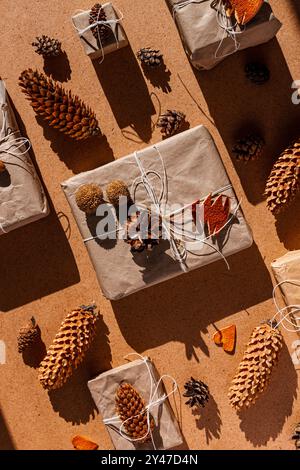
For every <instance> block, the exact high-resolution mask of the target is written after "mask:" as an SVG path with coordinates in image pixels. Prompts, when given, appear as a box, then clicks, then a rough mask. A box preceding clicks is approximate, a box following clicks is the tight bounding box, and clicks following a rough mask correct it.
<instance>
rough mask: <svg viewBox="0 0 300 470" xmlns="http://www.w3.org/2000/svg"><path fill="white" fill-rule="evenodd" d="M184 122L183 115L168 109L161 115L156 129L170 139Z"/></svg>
mask: <svg viewBox="0 0 300 470" xmlns="http://www.w3.org/2000/svg"><path fill="white" fill-rule="evenodd" d="M184 120H185V114H183V113H181V112H180V111H175V110H173V111H172V110H170V109H168V110H167V111H166V112H165V113H164V114H161V115H160V116H159V119H158V123H157V127H159V128H160V130H161V133H162V134H163V135H164V136H165V137H171V136H172V135H174V134H176V132H177V131H178V130H179V129H180V128H181V126H182V124H183V123H184Z"/></svg>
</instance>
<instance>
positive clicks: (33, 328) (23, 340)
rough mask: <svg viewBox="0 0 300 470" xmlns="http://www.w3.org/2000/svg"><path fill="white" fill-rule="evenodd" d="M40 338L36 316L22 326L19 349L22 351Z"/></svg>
mask: <svg viewBox="0 0 300 470" xmlns="http://www.w3.org/2000/svg"><path fill="white" fill-rule="evenodd" d="M39 338H40V330H39V327H38V325H37V324H36V321H35V319H34V317H32V318H31V319H30V321H29V322H28V324H27V325H26V326H25V327H23V328H21V329H20V331H19V335H18V351H19V353H22V352H23V351H25V349H27V348H29V347H30V346H32V345H33V344H34V343H35V342H36V341H37V340H38V339H39Z"/></svg>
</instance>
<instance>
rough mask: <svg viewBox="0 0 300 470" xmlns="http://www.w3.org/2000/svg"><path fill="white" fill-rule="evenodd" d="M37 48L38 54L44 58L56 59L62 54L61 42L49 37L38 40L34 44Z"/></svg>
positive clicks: (38, 38)
mask: <svg viewBox="0 0 300 470" xmlns="http://www.w3.org/2000/svg"><path fill="white" fill-rule="evenodd" d="M32 46H33V47H35V48H36V51H35V52H36V53H37V54H39V55H42V56H43V57H44V58H48V57H56V56H58V55H60V54H61V52H62V50H61V42H60V41H59V40H58V39H53V38H50V37H49V36H45V35H43V36H41V37H37V38H36V42H33V43H32Z"/></svg>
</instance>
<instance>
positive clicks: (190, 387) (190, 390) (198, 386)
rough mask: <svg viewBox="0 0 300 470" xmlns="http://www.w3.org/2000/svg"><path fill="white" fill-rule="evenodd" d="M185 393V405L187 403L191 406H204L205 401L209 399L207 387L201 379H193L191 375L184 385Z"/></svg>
mask: <svg viewBox="0 0 300 470" xmlns="http://www.w3.org/2000/svg"><path fill="white" fill-rule="evenodd" d="M184 388H185V390H186V391H185V393H184V394H183V396H184V397H188V398H189V399H188V401H187V402H186V405H189V406H190V407H191V408H193V406H201V407H204V406H205V405H206V402H207V401H208V400H209V388H208V386H207V385H206V384H205V383H204V382H202V381H201V380H195V379H193V377H191V380H190V381H189V382H187V383H186V384H185V385H184Z"/></svg>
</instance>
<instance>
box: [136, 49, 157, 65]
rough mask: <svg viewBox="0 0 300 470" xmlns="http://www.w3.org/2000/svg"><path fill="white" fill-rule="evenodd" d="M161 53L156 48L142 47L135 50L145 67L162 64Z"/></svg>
mask: <svg viewBox="0 0 300 470" xmlns="http://www.w3.org/2000/svg"><path fill="white" fill-rule="evenodd" d="M162 56H163V55H162V53H161V52H160V51H159V50H158V49H151V47H144V48H142V49H140V50H139V51H138V52H137V57H138V59H139V60H140V62H141V64H142V65H144V66H147V67H159V66H160V65H161V64H162Z"/></svg>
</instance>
